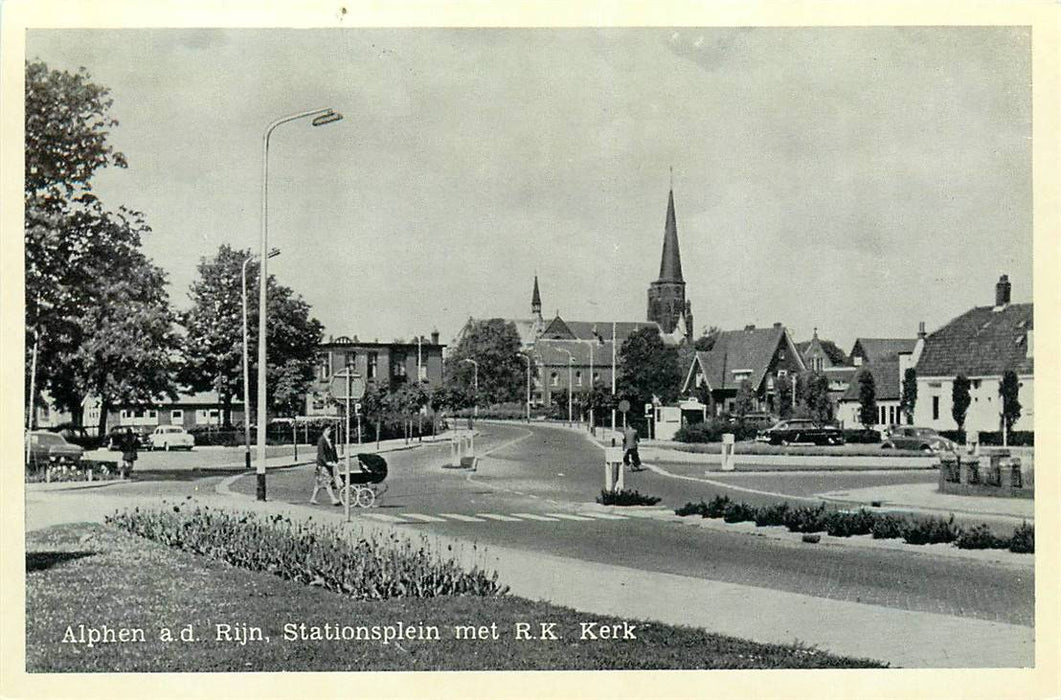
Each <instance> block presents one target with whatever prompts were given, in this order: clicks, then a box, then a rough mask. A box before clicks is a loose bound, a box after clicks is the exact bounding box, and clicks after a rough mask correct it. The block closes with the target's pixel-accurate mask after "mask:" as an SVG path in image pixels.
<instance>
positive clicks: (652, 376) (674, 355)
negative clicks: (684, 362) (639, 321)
mask: <svg viewBox="0 0 1061 700" xmlns="http://www.w3.org/2000/svg"><path fill="white" fill-rule="evenodd" d="M618 360H619V380H618V385H619V387H618V388H619V393H620V394H622V395H624V396H632V397H634V399H635V400H636V401H637V402H639V403H641V404H642V405H643V404H645V403H649V402H650V401H652V398H653V397H654V396H655V397H658V398H659V399H660V400H661V401H662V402H663V403H671V402H673V401H674V400H675V399H677V397H678V391H679V390H680V388H681V381H682V376H681V372H680V370H679V368H678V350H677V348H674V347H670V346H667V345H664V344H663V339H662V338H660V335H659V332H658V331H657V330H656V329H655V328H642V329H640V330H637V331H635V332H633V333H631V334H630V337H628V338H627V339H626V340H625V341H624V342H623V344H622V346H620V348H619V357H618ZM638 413H640V407H638Z"/></svg>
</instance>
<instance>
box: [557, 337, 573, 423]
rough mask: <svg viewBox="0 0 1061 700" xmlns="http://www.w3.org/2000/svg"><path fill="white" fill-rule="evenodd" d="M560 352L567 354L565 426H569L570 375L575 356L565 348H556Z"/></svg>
mask: <svg viewBox="0 0 1061 700" xmlns="http://www.w3.org/2000/svg"><path fill="white" fill-rule="evenodd" d="M557 350H559V351H560V352H566V353H567V424H568V426H570V425H571V424H572V423H574V421H573V420H572V417H571V416H572V414H571V389H572V386H571V385H572V383H573V382H572V373H573V372H574V369H575V356H574V355H572V354H571V351H570V350H568V349H567V348H557Z"/></svg>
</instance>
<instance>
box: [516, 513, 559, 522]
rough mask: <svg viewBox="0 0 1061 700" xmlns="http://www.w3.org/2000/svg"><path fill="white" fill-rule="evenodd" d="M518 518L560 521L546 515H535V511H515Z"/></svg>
mask: <svg viewBox="0 0 1061 700" xmlns="http://www.w3.org/2000/svg"><path fill="white" fill-rule="evenodd" d="M512 515H514V516H515V517H517V518H526V519H527V520H537V521H539V522H543V523H555V522H559V520H557V519H556V518H546V517H545V516H544V515H535V514H534V513H513V514H512Z"/></svg>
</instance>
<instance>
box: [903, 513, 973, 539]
mask: <svg viewBox="0 0 1061 700" xmlns="http://www.w3.org/2000/svg"><path fill="white" fill-rule="evenodd" d="M959 534H961V528H960V527H958V526H957V525H955V524H954V516H953V515H951V516H950V517H949V518H947V519H946V520H944V519H943V518H938V517H928V518H918V519H917V520H914V521H912V522H910V523H908V524H907V526H906V527H905V528H903V540H904V541H905V542H906V543H907V544H938V543H949V542H953V541H954V540H956V539H958V535H959Z"/></svg>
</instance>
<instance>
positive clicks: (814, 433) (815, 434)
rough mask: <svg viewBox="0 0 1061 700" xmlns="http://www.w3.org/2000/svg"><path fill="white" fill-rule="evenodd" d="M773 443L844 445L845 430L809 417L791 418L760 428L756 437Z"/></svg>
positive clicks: (761, 440)
mask: <svg viewBox="0 0 1061 700" xmlns="http://www.w3.org/2000/svg"><path fill="white" fill-rule="evenodd" d="M755 439H756V440H759V441H760V442H768V443H770V444H771V445H788V444H790V443H793V442H812V443H814V444H815V445H843V444H844V431H842V430H840V428H838V427H836V426H835V425H821V424H818V423H815V422H814V421H813V420H810V419H809V418H789V419H788V420H783V421H780V422H778V423H776V424H774V425H773V426H771V427H769V428H767V429H766V430H760V431H759V434H758V435H757V436H756V438H755Z"/></svg>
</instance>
